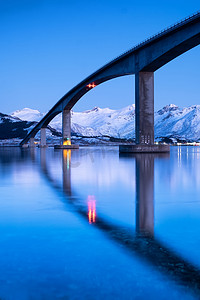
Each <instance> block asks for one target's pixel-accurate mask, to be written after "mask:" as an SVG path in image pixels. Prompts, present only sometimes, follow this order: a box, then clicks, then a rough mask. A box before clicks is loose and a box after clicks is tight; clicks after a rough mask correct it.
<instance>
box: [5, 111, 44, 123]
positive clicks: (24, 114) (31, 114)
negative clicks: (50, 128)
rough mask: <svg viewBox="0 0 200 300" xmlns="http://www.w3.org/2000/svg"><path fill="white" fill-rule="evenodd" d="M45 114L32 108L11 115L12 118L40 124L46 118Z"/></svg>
mask: <svg viewBox="0 0 200 300" xmlns="http://www.w3.org/2000/svg"><path fill="white" fill-rule="evenodd" d="M44 115H45V114H44V113H40V112H39V110H36V109H31V108H23V109H21V110H16V111H14V112H12V113H11V117H17V118H19V119H21V120H22V121H35V122H38V121H40V120H41V119H42V117H43V116H44Z"/></svg>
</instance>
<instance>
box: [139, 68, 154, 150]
mask: <svg viewBox="0 0 200 300" xmlns="http://www.w3.org/2000/svg"><path fill="white" fill-rule="evenodd" d="M135 131H136V144H149V145H152V144H154V73H153V72H139V73H137V74H136V75H135Z"/></svg>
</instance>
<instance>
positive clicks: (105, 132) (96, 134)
mask: <svg viewBox="0 0 200 300" xmlns="http://www.w3.org/2000/svg"><path fill="white" fill-rule="evenodd" d="M44 115H45V114H44V113H41V112H39V111H38V110H34V109H30V108H24V109H22V110H17V111H14V112H12V113H11V114H10V115H6V114H0V139H9V138H19V139H20V138H21V139H22V138H23V137H24V136H25V135H26V134H27V132H28V131H30V130H31V129H32V128H33V126H34V125H35V124H36V123H37V122H38V121H40V120H41V118H42V117H43V116H44ZM61 127H62V120H61V114H60V115H58V116H56V117H55V118H54V119H53V120H52V121H51V123H50V124H49V126H48V135H47V136H48V138H49V139H54V138H55V137H60V136H61ZM72 136H73V137H74V138H76V139H78V138H85V139H86V138H87V139H90V140H91V141H92V140H93V139H94V138H101V139H108V140H109V139H118V140H120V139H121V140H133V139H134V138H135V105H129V106H127V107H125V108H123V109H119V110H113V109H110V108H100V107H95V108H93V109H91V110H87V111H83V112H74V111H72ZM155 139H156V140H157V141H159V140H169V141H172V142H173V141H179V140H185V141H200V105H193V106H190V107H186V108H179V107H178V106H176V105H174V104H170V105H166V106H164V107H163V108H162V109H160V110H158V111H156V112H155Z"/></svg>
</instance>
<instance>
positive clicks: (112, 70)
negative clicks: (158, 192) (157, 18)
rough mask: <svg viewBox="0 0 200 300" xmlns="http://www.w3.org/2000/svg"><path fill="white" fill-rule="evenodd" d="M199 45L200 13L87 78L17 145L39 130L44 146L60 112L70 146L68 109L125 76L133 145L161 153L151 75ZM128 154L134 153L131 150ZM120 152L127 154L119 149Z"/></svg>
mask: <svg viewBox="0 0 200 300" xmlns="http://www.w3.org/2000/svg"><path fill="white" fill-rule="evenodd" d="M199 44H200V12H197V13H195V14H194V15H192V16H190V17H188V18H186V19H185V20H183V21H181V22H179V23H176V24H175V25H173V26H171V27H169V28H167V29H165V30H163V31H161V32H160V33H158V34H157V35H155V36H153V37H151V38H149V39H147V40H145V41H144V42H142V43H140V44H139V45H137V46H135V47H134V48H132V49H130V50H129V51H127V52H125V53H123V54H122V55H120V56H119V57H117V58H116V59H114V60H112V61H111V62H109V63H107V64H106V65H105V66H103V67H102V68H100V69H99V70H97V71H96V72H94V73H93V74H91V75H90V76H88V77H87V78H86V79H84V80H83V81H82V82H80V83H79V84H78V85H76V86H75V87H74V88H72V89H71V90H70V91H69V92H68V93H67V94H65V95H64V96H63V97H62V98H61V99H60V100H59V101H58V102H57V103H56V104H55V105H54V106H53V107H52V108H51V109H50V110H49V112H48V113H47V114H46V115H45V116H44V117H43V118H42V120H41V121H40V122H39V123H38V124H37V125H36V126H35V127H34V128H33V129H32V130H31V131H30V132H29V134H28V135H27V136H26V137H25V138H24V139H23V140H22V142H21V143H20V145H21V146H23V145H25V144H27V143H28V142H29V141H30V146H34V137H35V135H36V133H37V132H38V131H39V130H41V146H45V145H46V127H47V125H48V124H49V122H50V121H51V120H52V119H53V118H54V117H55V116H56V115H57V114H59V113H61V112H62V120H63V123H62V136H63V144H66V145H67V144H71V112H70V111H71V109H72V107H73V106H74V105H75V104H76V102H77V101H78V100H79V99H80V98H81V97H82V96H83V95H84V94H86V93H87V92H89V91H90V90H91V89H93V88H95V87H96V86H97V85H99V84H101V83H103V82H105V81H108V80H111V79H113V78H117V77H120V76H125V75H135V113H136V118H135V119H136V126H135V128H136V144H137V145H138V146H137V148H138V149H139V151H142V152H143V151H147V152H149V151H150V152H151V151H153V152H154V151H155V152H157V151H162V150H164V151H165V150H169V149H166V148H164V149H162V148H159V149H158V146H156V145H154V72H155V71H156V70H158V69H159V68H161V67H162V66H164V65H165V64H167V63H168V62H170V61H171V60H173V59H174V58H176V57H178V56H179V55H181V54H183V53H185V52H186V51H188V50H190V49H192V48H194V47H195V46H197V45H199ZM130 148H131V149H129V150H128V151H134V150H133V147H132V146H130ZM121 151H122V152H123V151H127V149H126V148H123V147H121Z"/></svg>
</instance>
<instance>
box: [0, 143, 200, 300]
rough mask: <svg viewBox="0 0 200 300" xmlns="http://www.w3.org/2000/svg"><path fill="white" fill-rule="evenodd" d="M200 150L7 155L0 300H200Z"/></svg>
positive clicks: (0, 201)
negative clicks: (164, 153) (160, 152)
mask: <svg viewBox="0 0 200 300" xmlns="http://www.w3.org/2000/svg"><path fill="white" fill-rule="evenodd" d="M199 169H200V148H199V147H171V152H170V155H147V154H143V155H137V156H123V155H119V153H118V148H117V147H83V148H80V149H79V150H74V151H72V152H70V151H67V150H65V151H62V150H57V151H56V150H54V149H51V148H49V149H41V150H40V149H33V150H30V149H24V150H22V149H19V148H1V149H0V299H1V300H2V299H6V300H7V299H9V300H10V299H20V300H21V299H22V300H23V299H62V300H63V299H147V298H148V299H199V298H200V256H199V247H200V234H199V233H200V196H199V195H200V184H199V181H200V172H199Z"/></svg>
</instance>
